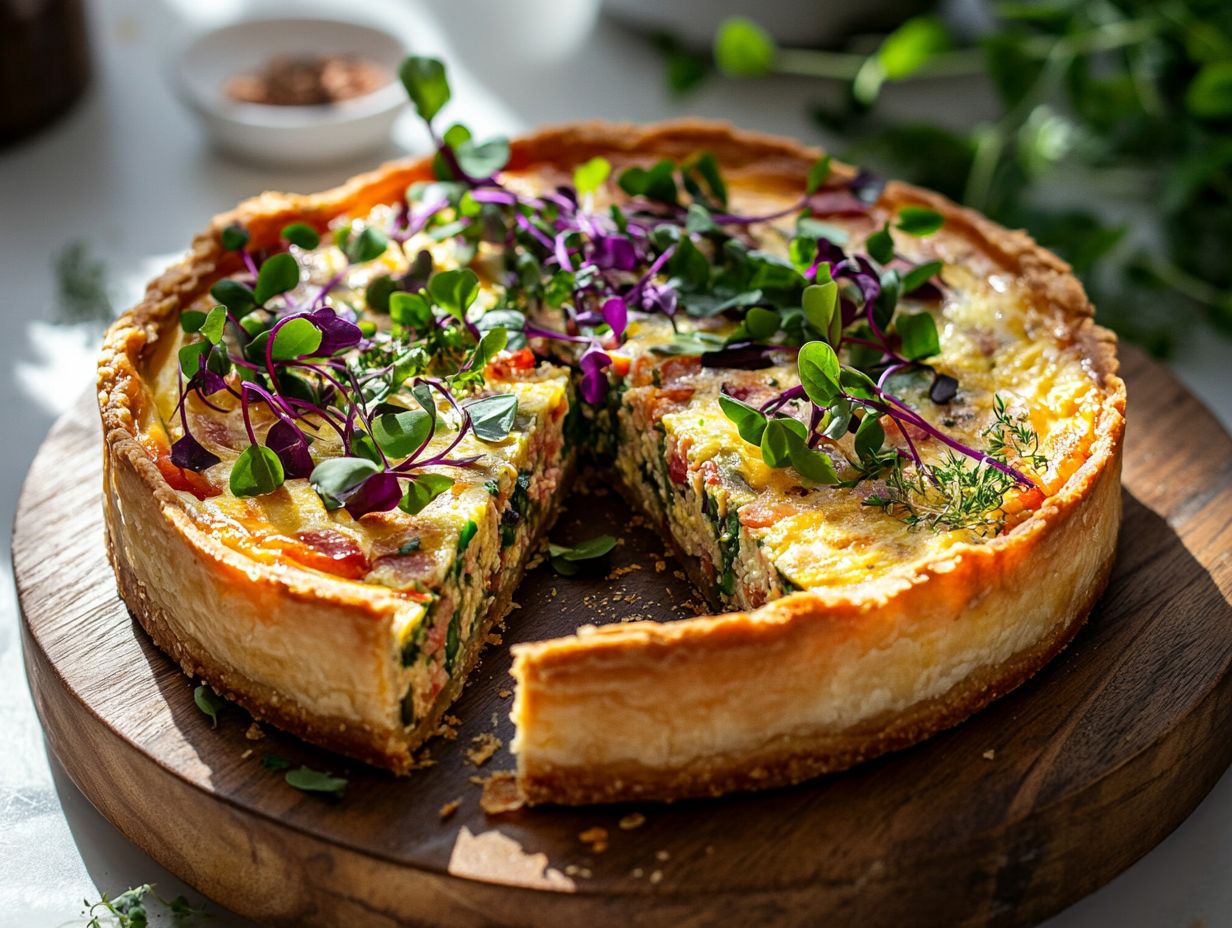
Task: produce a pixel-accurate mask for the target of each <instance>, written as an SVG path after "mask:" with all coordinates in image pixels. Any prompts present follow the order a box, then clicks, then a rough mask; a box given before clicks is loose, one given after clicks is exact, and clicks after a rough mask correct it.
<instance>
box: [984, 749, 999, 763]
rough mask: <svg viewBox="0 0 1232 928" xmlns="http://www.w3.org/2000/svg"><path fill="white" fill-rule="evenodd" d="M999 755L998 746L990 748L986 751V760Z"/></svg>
mask: <svg viewBox="0 0 1232 928" xmlns="http://www.w3.org/2000/svg"><path fill="white" fill-rule="evenodd" d="M996 756H997V750H996V748H989V749H988V750H987V751H985V752H984V760H993V759H994V758H996Z"/></svg>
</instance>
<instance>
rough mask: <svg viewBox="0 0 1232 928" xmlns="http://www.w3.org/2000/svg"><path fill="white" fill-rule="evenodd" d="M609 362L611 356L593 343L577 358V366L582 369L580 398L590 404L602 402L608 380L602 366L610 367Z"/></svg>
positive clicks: (610, 361)
mask: <svg viewBox="0 0 1232 928" xmlns="http://www.w3.org/2000/svg"><path fill="white" fill-rule="evenodd" d="M611 363H612V358H611V356H610V355H609V354H608V353H607V352H606V351H604V350H603V349H602V348H600V347H599V346H598V345H593V344H592V345H591V346H590V347H589V348H587V349H586V350H585V351H584V352H582V356H581V358H579V359H578V366H579V367H580V368H581V370H582V382H581V385H580V387H579V389H580V391H581V394H582V399H584V400H585V401H586V402H587V403H590V404H591V405H592V406H594V405H597V404H598V403H600V402H602V400H603V398H604V397H605V396H606V395H607V387H608V382H607V374H605V373H604V368H607V367H610V366H611Z"/></svg>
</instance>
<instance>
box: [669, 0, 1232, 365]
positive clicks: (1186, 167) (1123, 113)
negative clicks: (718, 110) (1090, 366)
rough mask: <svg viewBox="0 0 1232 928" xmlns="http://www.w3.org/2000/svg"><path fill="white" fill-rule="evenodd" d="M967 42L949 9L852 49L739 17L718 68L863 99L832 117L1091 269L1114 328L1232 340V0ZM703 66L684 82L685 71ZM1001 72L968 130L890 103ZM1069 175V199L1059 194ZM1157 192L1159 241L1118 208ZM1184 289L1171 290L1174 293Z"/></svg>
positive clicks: (1168, 341)
mask: <svg viewBox="0 0 1232 928" xmlns="http://www.w3.org/2000/svg"><path fill="white" fill-rule="evenodd" d="M988 12H989V14H990V22H989V23H988V25H987V27H986V29H985V31H984V32H983V33H982V34H981V35H979V36H977V38H976V39H975V40H974V42H973V43H968V44H964V43H963V42H962V41H960V40H959V39H958V38H957V37H956V36H955V35H954V34H953V32H952V30H951V28H950V26H949V24H948V23H947V22H946V21H945V20H944V19H942V18H941V17H939V16H936V15H932V14H928V15H923V16H919V17H915V18H913V19H909V20H907V21H905V22H904V23H902V24H901V25H900V26H899V27H898V28H896V29H895V30H893V31H892V32H889V33H887V34H885V35H883V36H879V37H875V38H874V39H873V40H872V42H871V44H870V43H869V42H868V39H869V37H868V36H862V37H859V38H857V39H855V40H853V42H852V43H851V47H850V48H849V49H848V50H839V51H833V50H814V49H800V48H789V47H783V46H780V45H778V44H777V43H776V42H775V41H774V40H773V38H772V37H771V36H770V35H769V34H768V33H766V32H765V31H764V30H763V29H761V28H760V27H759V26H758V25H757V24H756V23H754V22H752V21H750V20H748V19H744V18H738V19H732V20H728V21H726V22H725V23H724V24H723V25H722V26H721V27H720V29H719V30H718V32H717V35H716V38H715V45H714V55H713V63H714V64H716V65H717V67H718V69H719V70H720V71H722V72H724V73H727V74H729V75H732V76H737V77H746V78H756V77H760V76H763V75H765V74H769V73H783V74H795V75H803V76H808V77H815V78H818V79H821V80H825V81H828V82H836V83H839V84H841V85H845V86H846V87H847V88H848V91H849V93H848V97H847V105H845V106H844V107H842V108H840V109H838V110H823V109H820V108H819V109H818V110H817V111H816V114H817V117H818V120H819V121H820V122H821V123H822V125H823V126H824V127H825V128H827V129H831V130H835V131H838V132H839V133H841V134H842V136H843V137H844V138H847V139H852V140H853V141H854V145H853V146H852V148H851V149H850V151H849V152H847V155H848V157H849V158H850V159H852V160H854V161H857V162H861V163H872V164H874V165H878V166H880V167H882V168H884V169H886V170H892V171H893V172H894V173H895V174H898V175H900V176H904V177H906V178H907V179H909V180H914V181H916V182H918V183H921V184H924V185H926V186H929V187H932V188H934V189H937V190H940V191H941V192H943V193H945V194H947V195H949V196H951V197H953V198H955V199H957V200H960V201H961V202H964V203H966V204H967V205H969V206H973V207H975V208H977V209H980V210H981V211H983V212H985V213H987V214H988V215H990V216H991V217H992V218H994V219H996V220H998V221H1000V222H1002V223H1003V224H1006V225H1008V226H1010V227H1012V228H1017V227H1025V228H1027V229H1028V231H1030V232H1031V233H1032V234H1033V235H1034V236H1035V238H1036V239H1037V240H1038V241H1040V242H1041V243H1042V244H1044V245H1045V246H1047V247H1050V248H1053V249H1055V250H1056V251H1058V252H1059V253H1060V254H1061V255H1062V257H1064V258H1066V259H1067V260H1068V261H1070V263H1071V264H1073V265H1074V267H1075V269H1076V270H1077V271H1078V272H1079V274H1080V275H1081V276H1082V277H1083V280H1084V283H1085V284H1086V286H1087V289H1088V291H1089V292H1090V293H1091V295H1092V297H1093V299H1094V302H1095V303H1096V305H1097V306H1099V307H1100V311H1101V321H1103V322H1104V323H1105V324H1110V325H1112V326H1113V327H1114V328H1116V329H1118V330H1119V331H1121V332H1122V333H1123V334H1125V335H1127V336H1129V337H1130V338H1133V339H1135V340H1138V341H1140V342H1142V343H1144V344H1146V345H1147V346H1148V347H1150V348H1151V349H1152V350H1154V351H1156V352H1157V353H1165V352H1167V351H1168V350H1169V349H1170V347H1171V346H1172V344H1173V343H1174V341H1175V340H1176V337H1177V333H1178V329H1179V330H1180V331H1183V329H1182V328H1180V327H1178V326H1176V315H1175V308H1176V307H1181V308H1184V309H1187V310H1188V311H1189V313H1190V317H1191V318H1196V317H1199V316H1204V317H1205V318H1206V319H1207V320H1208V321H1209V322H1210V323H1211V324H1212V325H1213V326H1214V327H1215V328H1216V329H1217V330H1218V331H1221V332H1223V333H1225V334H1232V270H1230V266H1229V264H1228V262H1227V261H1226V260H1224V259H1223V257H1222V256H1223V255H1226V254H1227V252H1228V251H1229V249H1230V248H1232V224H1229V223H1228V222H1227V221H1226V217H1227V216H1228V214H1229V213H1230V212H1232V146H1230V145H1229V144H1228V143H1227V131H1228V128H1229V126H1232V94H1229V92H1228V88H1229V87H1230V86H1232V6H1229V5H1228V4H1227V3H1224V2H1222V0H1176V2H1171V3H1167V4H1164V5H1160V4H1158V3H1153V2H1149V0H1103V2H1099V3H1080V2H1061V3H995V4H991V5H990V7H989V11H988ZM659 41H660V44H661V46H662V47H664V48H665V49H667V50H669V51H670V56H669V58H668V76H669V86H671V87H672V88H673V89H674V90H677V91H679V90H681V89H682V88H685V87H692V86H696V84H697V83H699V82H700V80H701V77H700V76H699V75H704V74H705V73H706V72H707V71H710V70H713V67H712V65H711V63H710V62H707V61H704V60H700V59H694V60H693V61H692V63H691V65H690V66H688V67H685V66H682V64H681V62H680V58H681V55H682V54H683V53H682V51H681V49H680V47H679V45H678V44H676V43H672V42H670V41H667V42H663V41H662V40H659ZM682 74H683V75H688V79H687V81H681V79H680V75H682ZM948 75H973V76H980V77H982V78H984V79H985V80H986V81H987V82H988V83H989V84H991V86H992V87H993V88H994V90H995V92H996V93H997V95H998V97H999V99H1000V103H1001V111H1000V113H999V115H998V116H997V118H996V119H994V120H991V121H987V122H981V123H979V124H976V125H972V126H969V127H966V128H964V129H961V130H957V131H956V130H952V129H948V128H943V127H940V126H936V125H931V124H919V123H915V122H910V121H906V122H895V121H891V120H888V119H886V118H885V117H884V116H882V115H881V113H880V111H879V110H878V109H876V106H875V104H876V102H877V100H878V98H879V96H880V94H881V91H882V89H883V88H884V87H885V86H886V85H888V84H892V83H897V82H903V81H912V80H917V79H922V78H931V77H939V76H948ZM1058 181H1059V182H1062V183H1064V184H1065V190H1066V197H1065V201H1064V204H1062V205H1058V204H1057V202H1056V199H1055V197H1053V198H1049V197H1048V195H1047V193H1048V190H1049V189H1050V188H1051V187H1053V186H1054V185H1055V184H1056V183H1057V182H1058ZM1127 198H1129V199H1131V200H1136V199H1145V200H1146V201H1148V202H1149V203H1150V204H1151V207H1152V208H1153V209H1154V210H1155V218H1156V220H1157V223H1156V229H1155V230H1154V231H1155V232H1156V233H1157V234H1156V235H1152V236H1149V237H1138V238H1136V239H1135V238H1134V237H1133V236H1131V235H1130V234H1129V232H1130V226H1129V224H1128V223H1127V222H1126V221H1125V220H1123V219H1121V218H1114V217H1113V216H1111V215H1110V212H1109V210H1108V209H1107V205H1108V203H1109V202H1114V203H1115V202H1118V201H1124V200H1125V199H1127ZM1165 297H1166V299H1165Z"/></svg>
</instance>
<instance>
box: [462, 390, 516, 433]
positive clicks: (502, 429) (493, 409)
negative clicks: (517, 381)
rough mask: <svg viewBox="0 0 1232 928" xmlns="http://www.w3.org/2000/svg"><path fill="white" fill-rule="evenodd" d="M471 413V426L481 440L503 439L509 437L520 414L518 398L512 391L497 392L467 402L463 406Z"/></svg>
mask: <svg viewBox="0 0 1232 928" xmlns="http://www.w3.org/2000/svg"><path fill="white" fill-rule="evenodd" d="M462 408H463V409H465V410H466V411H467V413H469V414H470V417H471V428H472V429H473V430H474V432H475V436H476V437H477V438H479V439H480V440H481V441H503V440H504V439H505V438H508V437H509V430H510V429H512V428H513V423H514V420H515V419H516V418H517V415H518V398H517V396H516V395H514V394H512V393H497V394H496V395H495V396H485V397H484V398H483V399H480V400H475V401H474V402H472V403H467V404H466V405H465V406H463V407H462Z"/></svg>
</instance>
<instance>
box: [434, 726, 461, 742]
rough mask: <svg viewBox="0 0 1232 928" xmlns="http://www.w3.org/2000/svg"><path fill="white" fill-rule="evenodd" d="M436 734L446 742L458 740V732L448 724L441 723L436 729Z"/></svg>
mask: <svg viewBox="0 0 1232 928" xmlns="http://www.w3.org/2000/svg"><path fill="white" fill-rule="evenodd" d="M436 733H437V735H439V736H440V737H442V738H444V739H445V740H446V741H457V740H458V730H457V729H456V728H454V727H453V726H452V725H449V724H448V723H446V722H441V724H440V726H439V727H438V728H437V729H436Z"/></svg>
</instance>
